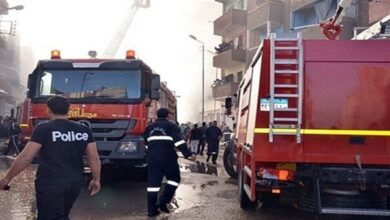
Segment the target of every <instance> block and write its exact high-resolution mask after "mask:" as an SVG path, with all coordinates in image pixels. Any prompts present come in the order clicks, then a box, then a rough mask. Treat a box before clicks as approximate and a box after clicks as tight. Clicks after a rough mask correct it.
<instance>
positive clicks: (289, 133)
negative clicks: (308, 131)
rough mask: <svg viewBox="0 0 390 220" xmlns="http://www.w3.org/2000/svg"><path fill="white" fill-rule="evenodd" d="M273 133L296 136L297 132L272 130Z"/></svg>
mask: <svg viewBox="0 0 390 220" xmlns="http://www.w3.org/2000/svg"><path fill="white" fill-rule="evenodd" d="M272 133H273V134H274V135H294V136H296V135H297V134H296V133H295V132H279V131H278V132H275V131H273V132H272Z"/></svg>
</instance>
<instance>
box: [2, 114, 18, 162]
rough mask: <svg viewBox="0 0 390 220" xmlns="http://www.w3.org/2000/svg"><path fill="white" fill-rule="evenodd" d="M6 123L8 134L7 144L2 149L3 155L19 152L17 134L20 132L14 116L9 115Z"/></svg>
mask: <svg viewBox="0 0 390 220" xmlns="http://www.w3.org/2000/svg"><path fill="white" fill-rule="evenodd" d="M8 120H9V121H8V123H7V125H6V126H7V131H8V136H9V141H8V146H7V148H6V149H5V150H4V152H3V154H4V155H9V154H10V153H11V152H14V153H15V154H16V155H17V154H19V151H20V150H19V135H20V133H21V132H22V130H21V129H20V127H19V125H18V123H17V122H16V119H15V118H12V117H10V118H9V119H8Z"/></svg>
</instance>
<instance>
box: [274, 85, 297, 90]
mask: <svg viewBox="0 0 390 220" xmlns="http://www.w3.org/2000/svg"><path fill="white" fill-rule="evenodd" d="M274 87H275V88H285V89H296V88H298V85H296V84H275V85H274Z"/></svg>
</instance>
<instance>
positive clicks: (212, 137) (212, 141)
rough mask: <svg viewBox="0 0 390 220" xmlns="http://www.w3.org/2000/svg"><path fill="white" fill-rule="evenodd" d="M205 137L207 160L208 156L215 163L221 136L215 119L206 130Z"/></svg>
mask: <svg viewBox="0 0 390 220" xmlns="http://www.w3.org/2000/svg"><path fill="white" fill-rule="evenodd" d="M206 138H207V159H206V161H207V162H209V160H210V157H211V160H212V161H213V164H216V163H217V158H218V151H219V141H220V140H221V138H222V132H221V129H219V128H218V126H217V121H214V122H213V124H212V125H211V126H210V127H208V128H207V130H206Z"/></svg>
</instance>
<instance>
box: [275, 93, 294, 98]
mask: <svg viewBox="0 0 390 220" xmlns="http://www.w3.org/2000/svg"><path fill="white" fill-rule="evenodd" d="M274 97H277V98H298V94H275V95H274Z"/></svg>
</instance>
